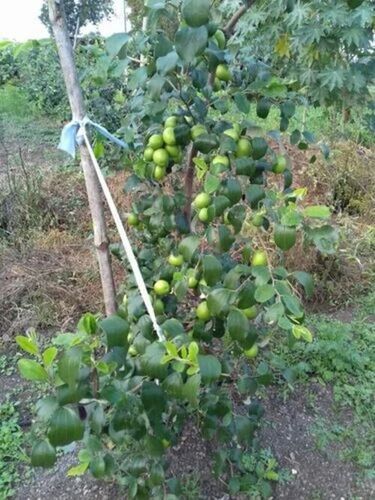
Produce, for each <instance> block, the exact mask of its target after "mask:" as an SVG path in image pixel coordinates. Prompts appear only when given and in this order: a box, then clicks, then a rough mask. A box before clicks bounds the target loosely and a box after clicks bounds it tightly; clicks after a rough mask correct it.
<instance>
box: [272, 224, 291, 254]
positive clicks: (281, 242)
mask: <svg viewBox="0 0 375 500" xmlns="http://www.w3.org/2000/svg"><path fill="white" fill-rule="evenodd" d="M273 239H274V241H275V243H276V245H277V246H278V247H279V248H281V250H284V252H285V251H287V250H289V249H290V248H292V247H293V246H294V245H295V243H296V239H297V232H296V228H295V227H290V226H283V225H281V224H276V226H275V229H274V232H273Z"/></svg>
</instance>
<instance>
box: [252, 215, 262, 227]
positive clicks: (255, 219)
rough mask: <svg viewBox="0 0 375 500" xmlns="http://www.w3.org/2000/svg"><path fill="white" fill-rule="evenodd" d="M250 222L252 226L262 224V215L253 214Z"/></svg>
mask: <svg viewBox="0 0 375 500" xmlns="http://www.w3.org/2000/svg"><path fill="white" fill-rule="evenodd" d="M251 222H252V224H253V226H255V227H260V226H261V225H262V224H263V215H262V214H260V213H258V214H255V215H254V216H253V218H252V219H251Z"/></svg>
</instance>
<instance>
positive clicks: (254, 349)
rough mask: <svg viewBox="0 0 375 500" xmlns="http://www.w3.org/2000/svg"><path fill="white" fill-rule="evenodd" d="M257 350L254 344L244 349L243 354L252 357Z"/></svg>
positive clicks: (255, 354)
mask: <svg viewBox="0 0 375 500" xmlns="http://www.w3.org/2000/svg"><path fill="white" fill-rule="evenodd" d="M258 352H259V349H258V346H257V345H256V344H254V345H253V347H251V348H250V349H247V351H244V354H245V356H246V357H247V358H248V359H254V358H255V357H256V356H257V355H258Z"/></svg>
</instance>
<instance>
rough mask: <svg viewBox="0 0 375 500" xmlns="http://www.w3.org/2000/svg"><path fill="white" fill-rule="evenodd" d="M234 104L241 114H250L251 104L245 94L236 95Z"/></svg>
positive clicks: (238, 93)
mask: <svg viewBox="0 0 375 500" xmlns="http://www.w3.org/2000/svg"><path fill="white" fill-rule="evenodd" d="M234 102H235V103H236V106H237V108H238V111H240V112H241V113H244V114H245V115H247V114H248V113H249V111H250V103H249V100H248V99H247V97H246V96H245V95H244V94H242V93H240V92H237V94H235V96H234Z"/></svg>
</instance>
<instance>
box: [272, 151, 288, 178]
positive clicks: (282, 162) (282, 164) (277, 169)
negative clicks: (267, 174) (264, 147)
mask: <svg viewBox="0 0 375 500" xmlns="http://www.w3.org/2000/svg"><path fill="white" fill-rule="evenodd" d="M286 167H287V161H286V158H285V156H282V155H277V157H276V162H275V163H274V164H273V167H272V172H274V173H275V174H282V173H283V172H284V170H285V169H286Z"/></svg>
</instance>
